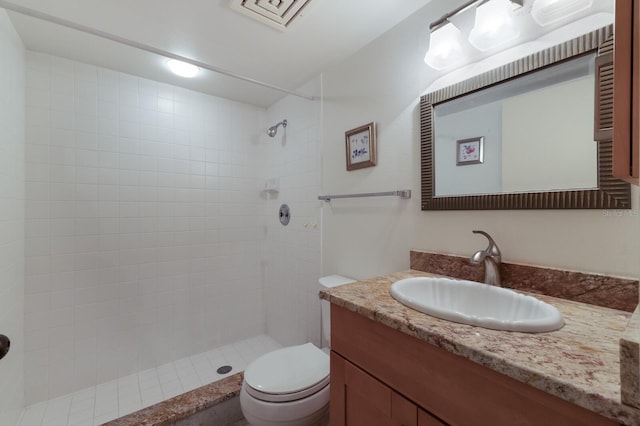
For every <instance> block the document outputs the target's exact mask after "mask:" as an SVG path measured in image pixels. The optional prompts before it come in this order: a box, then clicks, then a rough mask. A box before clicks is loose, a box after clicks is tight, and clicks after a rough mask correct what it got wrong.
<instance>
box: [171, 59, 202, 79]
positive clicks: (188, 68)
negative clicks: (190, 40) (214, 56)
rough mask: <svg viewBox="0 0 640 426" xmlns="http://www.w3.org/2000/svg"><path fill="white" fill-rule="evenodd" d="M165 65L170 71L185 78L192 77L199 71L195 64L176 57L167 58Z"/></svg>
mask: <svg viewBox="0 0 640 426" xmlns="http://www.w3.org/2000/svg"><path fill="white" fill-rule="evenodd" d="M167 66H168V67H169V69H170V70H171V72H172V73H174V74H175V75H179V76H180V77H185V78H193V77H195V76H196V75H198V73H199V72H200V68H198V67H197V66H195V65H192V64H188V63H186V62H182V61H178V60H176V59H167Z"/></svg>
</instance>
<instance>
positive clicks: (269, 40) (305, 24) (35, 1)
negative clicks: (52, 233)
mask: <svg viewBox="0 0 640 426" xmlns="http://www.w3.org/2000/svg"><path fill="white" fill-rule="evenodd" d="M229 1H230V0H190V1H167V0H109V1H104V0H55V1H51V0H14V2H15V4H19V5H20V6H24V7H28V8H31V9H35V10H38V11H41V12H45V13H48V14H51V15H54V16H57V17H60V18H64V19H67V20H70V21H74V22H76V23H79V24H82V25H86V26H89V27H92V28H95V29H98V30H101V31H105V32H108V33H111V34H115V35H118V36H120V37H124V38H126V39H129V40H133V41H136V42H138V43H143V44H146V45H150V46H153V47H156V48H158V49H162V50H166V51H169V52H172V53H175V54H178V55H182V56H186V57H189V58H192V59H195V60H198V61H201V62H204V63H207V64H209V65H213V66H216V67H219V68H223V69H226V70H229V71H232V72H234V73H238V74H241V75H244V76H247V77H250V78H253V79H257V80H261V81H265V82H268V83H270V84H273V85H276V86H281V87H284V88H287V89H289V90H296V88H298V87H299V86H300V85H302V84H304V83H305V82H307V81H309V80H310V79H311V78H313V77H314V76H316V75H318V74H319V73H320V72H322V71H323V70H324V69H326V68H327V67H328V66H330V65H331V64H333V63H336V62H338V61H340V60H342V59H344V58H346V57H348V56H350V55H352V54H353V53H354V52H356V51H357V50H359V49H360V48H362V47H364V46H365V45H366V44H368V43H369V42H371V41H372V40H374V39H375V38H377V37H378V36H380V35H381V34H382V33H384V32H386V31H387V30H389V29H390V28H392V27H393V26H395V25H396V24H398V23H399V22H400V21H402V20H403V19H405V18H406V17H408V16H409V15H410V14H412V13H413V12H415V11H417V10H418V9H420V8H421V7H423V6H425V5H426V4H427V3H429V2H430V1H431V0H401V1H398V0H386V1H382V0H369V1H366V0H311V2H310V4H309V5H308V6H307V7H306V8H305V9H304V12H303V13H302V16H300V17H299V18H297V19H296V20H295V21H294V22H293V23H292V24H291V25H290V26H289V28H287V29H286V30H285V31H279V30H277V29H274V28H272V27H269V26H267V25H265V24H263V23H259V22H257V21H255V20H253V19H251V18H249V17H247V16H245V15H243V14H241V13H239V12H237V11H234V10H232V9H231V8H230V7H229ZM9 16H10V18H11V20H12V22H13V24H14V26H15V28H16V30H17V32H18V34H19V35H20V37H21V38H22V40H23V42H24V44H25V46H26V48H27V49H30V50H34V51H38V52H46V53H51V54H54V55H58V56H62V57H65V58H69V59H73V60H77V61H80V62H86V63H90V64H95V65H98V66H101V67H106V68H110V69H113V70H117V71H122V72H125V73H130V74H134V75H138V76H141V77H145V78H150V79H153V80H157V81H162V82H166V83H170V84H175V85H180V86H183V87H187V88H189V89H194V90H198V91H200V92H204V93H209V94H213V95H217V96H222V97H226V98H230V99H235V100H239V101H243V102H249V103H252V104H255V105H259V106H265V107H266V106H269V105H271V104H272V103H274V102H275V101H277V100H278V99H280V98H281V97H282V96H284V94H282V93H280V92H277V91H274V90H272V89H266V88H263V87H260V86H257V85H254V84H250V83H246V82H242V81H239V80H236V79H232V78H230V77H225V76H222V75H220V74H217V73H213V72H209V71H203V72H201V73H200V74H199V76H198V77H196V78H195V79H191V80H185V79H181V78H180V77H175V76H173V75H171V74H170V73H169V71H168V70H167V69H166V67H165V66H164V63H165V60H164V58H162V57H159V56H157V55H154V54H150V53H147V52H144V51H140V50H137V49H134V48H131V47H128V46H124V45H121V44H118V43H115V42H112V41H107V40H104V39H100V38H97V37H95V36H92V35H88V34H84V33H81V32H79V31H76V30H71V29H68V28H64V27H61V26H58V25H55V24H51V23H48V22H45V21H40V20H37V19H34V18H31V17H26V16H23V15H20V14H17V13H13V12H9ZM426 25H428V23H425V26H426ZM309 95H318V93H309Z"/></svg>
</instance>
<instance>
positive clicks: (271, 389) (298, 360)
mask: <svg viewBox="0 0 640 426" xmlns="http://www.w3.org/2000/svg"><path fill="white" fill-rule="evenodd" d="M244 381H245V383H246V384H247V385H249V386H250V389H247V391H248V392H249V393H250V394H252V395H253V396H255V397H256V398H259V399H263V400H267V401H272V400H277V401H284V400H286V401H292V400H294V399H298V398H303V397H305V396H307V395H310V394H312V393H314V392H317V391H318V390H320V389H322V388H323V387H325V386H326V385H327V384H328V383H329V356H328V355H327V354H326V353H324V352H322V351H321V350H320V349H318V348H317V347H315V346H314V345H313V344H311V343H306V344H304V345H299V346H290V347H287V348H282V349H278V350H275V351H273V352H269V353H267V354H265V355H262V356H261V357H260V358H258V359H256V360H255V361H253V362H252V363H251V364H250V365H249V366H248V367H247V369H246V370H245V372H244Z"/></svg>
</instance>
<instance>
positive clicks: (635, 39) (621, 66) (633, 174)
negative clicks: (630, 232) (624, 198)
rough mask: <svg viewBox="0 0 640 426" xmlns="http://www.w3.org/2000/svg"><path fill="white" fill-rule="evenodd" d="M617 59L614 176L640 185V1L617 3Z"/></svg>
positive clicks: (615, 74)
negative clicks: (639, 146)
mask: <svg viewBox="0 0 640 426" xmlns="http://www.w3.org/2000/svg"><path fill="white" fill-rule="evenodd" d="M615 4H616V17H615V29H614V31H615V35H614V39H615V40H614V46H615V47H614V57H613V74H614V78H613V170H612V171H613V177H615V178H618V179H622V180H624V181H627V182H629V183H632V184H634V185H638V175H639V173H638V169H639V167H638V163H639V162H640V153H639V152H638V139H639V137H640V131H639V128H640V100H639V96H640V81H639V77H638V76H639V74H640V0H616V3H615Z"/></svg>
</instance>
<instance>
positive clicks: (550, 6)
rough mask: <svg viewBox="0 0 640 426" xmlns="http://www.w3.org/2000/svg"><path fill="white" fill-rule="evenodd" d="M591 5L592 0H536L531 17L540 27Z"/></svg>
mask: <svg viewBox="0 0 640 426" xmlns="http://www.w3.org/2000/svg"><path fill="white" fill-rule="evenodd" d="M591 6H593V0H536V1H535V2H534V3H533V6H532V7H531V17H532V18H533V20H534V21H536V23H537V24H538V25H540V26H542V27H546V26H547V25H551V24H555V23H556V22H559V21H561V20H563V19H566V18H568V17H570V16H573V15H575V14H577V13H579V12H582V11H583V10H586V9H588V8H590V7H591Z"/></svg>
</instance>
